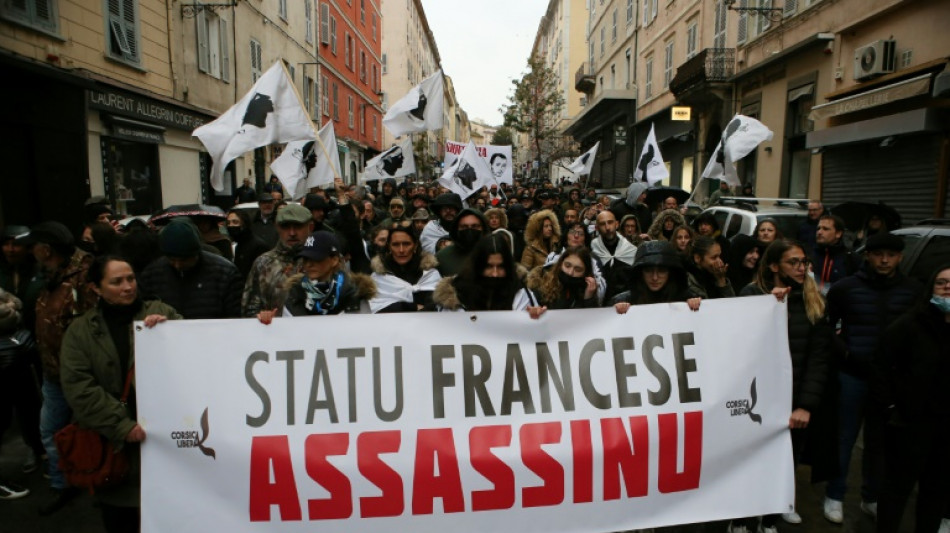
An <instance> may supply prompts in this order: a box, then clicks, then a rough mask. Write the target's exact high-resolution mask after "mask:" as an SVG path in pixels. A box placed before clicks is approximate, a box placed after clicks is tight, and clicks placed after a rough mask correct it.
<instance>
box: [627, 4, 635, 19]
mask: <svg viewBox="0 0 950 533" xmlns="http://www.w3.org/2000/svg"><path fill="white" fill-rule="evenodd" d="M633 5H634V4H633V0H627V25H629V24H630V23H632V22H633Z"/></svg>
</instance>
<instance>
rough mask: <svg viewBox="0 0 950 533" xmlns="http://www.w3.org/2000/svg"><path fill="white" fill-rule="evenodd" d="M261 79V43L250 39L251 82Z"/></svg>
mask: <svg viewBox="0 0 950 533" xmlns="http://www.w3.org/2000/svg"><path fill="white" fill-rule="evenodd" d="M260 77H261V43H259V42H257V41H255V40H254V39H251V81H257V79H258V78H260Z"/></svg>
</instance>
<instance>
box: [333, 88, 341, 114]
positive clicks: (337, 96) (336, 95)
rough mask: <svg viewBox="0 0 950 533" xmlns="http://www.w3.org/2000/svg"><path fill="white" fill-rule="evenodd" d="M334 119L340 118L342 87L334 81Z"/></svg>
mask: <svg viewBox="0 0 950 533" xmlns="http://www.w3.org/2000/svg"><path fill="white" fill-rule="evenodd" d="M333 120H340V88H339V87H337V84H336V82H333Z"/></svg>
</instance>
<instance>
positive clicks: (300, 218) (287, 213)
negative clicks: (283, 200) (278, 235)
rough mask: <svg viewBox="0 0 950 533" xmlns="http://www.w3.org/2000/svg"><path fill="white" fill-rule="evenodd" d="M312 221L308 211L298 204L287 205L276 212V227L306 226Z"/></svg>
mask: <svg viewBox="0 0 950 533" xmlns="http://www.w3.org/2000/svg"><path fill="white" fill-rule="evenodd" d="M311 220H313V215H311V214H310V210H309V209H307V208H306V207H304V206H302V205H300V204H287V205H286V206H284V207H283V208H282V209H281V210H280V211H278V212H277V225H278V226H279V225H281V224H306V223H307V222H310V221H311Z"/></svg>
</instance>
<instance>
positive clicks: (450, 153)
mask: <svg viewBox="0 0 950 533" xmlns="http://www.w3.org/2000/svg"><path fill="white" fill-rule="evenodd" d="M465 144H466V143H460V142H455V141H445V160H444V166H443V168H449V167H450V166H452V164H454V163H455V160H456V159H458V158H459V154H461V153H462V150H464V149H465ZM475 149H476V150H478V155H479V156H481V157H482V159H484V160H485V161H487V162H488V165H489V166H490V167H491V170H492V176H493V177H494V179H495V183H498V184H499V185H500V184H502V183H507V184H508V185H511V184H512V183H514V173H513V171H512V166H513V164H512V159H511V145H510V144H504V145H494V144H476V145H475Z"/></svg>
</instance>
